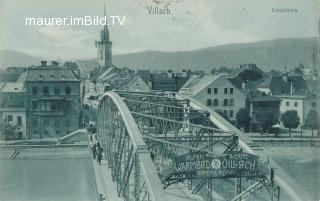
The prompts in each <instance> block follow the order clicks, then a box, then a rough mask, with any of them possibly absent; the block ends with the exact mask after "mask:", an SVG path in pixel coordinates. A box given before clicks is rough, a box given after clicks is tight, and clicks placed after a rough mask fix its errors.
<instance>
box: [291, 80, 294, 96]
mask: <svg viewBox="0 0 320 201" xmlns="http://www.w3.org/2000/svg"><path fill="white" fill-rule="evenodd" d="M294 92H295V87H294V86H293V84H292V82H291V83H290V94H293V93H294Z"/></svg>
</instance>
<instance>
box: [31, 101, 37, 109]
mask: <svg viewBox="0 0 320 201" xmlns="http://www.w3.org/2000/svg"><path fill="white" fill-rule="evenodd" d="M37 108H38V102H37V101H32V109H33V110H36V109H37Z"/></svg>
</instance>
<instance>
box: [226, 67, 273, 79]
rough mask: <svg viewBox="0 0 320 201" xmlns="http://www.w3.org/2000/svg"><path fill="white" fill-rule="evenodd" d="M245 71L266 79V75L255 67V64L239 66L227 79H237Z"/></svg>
mask: <svg viewBox="0 0 320 201" xmlns="http://www.w3.org/2000/svg"><path fill="white" fill-rule="evenodd" d="M245 71H252V72H256V73H259V74H260V75H261V76H262V77H266V76H267V74H266V73H265V72H264V71H263V70H261V69H260V68H259V67H257V65H256V64H241V65H240V67H239V68H237V69H235V70H233V71H232V72H231V73H230V74H229V76H228V77H239V75H240V74H241V73H243V72H245Z"/></svg>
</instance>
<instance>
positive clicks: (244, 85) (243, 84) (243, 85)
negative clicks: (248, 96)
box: [241, 82, 246, 90]
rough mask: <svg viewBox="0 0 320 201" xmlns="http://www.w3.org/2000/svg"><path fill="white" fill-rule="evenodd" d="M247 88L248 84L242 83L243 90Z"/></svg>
mask: <svg viewBox="0 0 320 201" xmlns="http://www.w3.org/2000/svg"><path fill="white" fill-rule="evenodd" d="M245 88H246V82H242V83H241V89H242V90H244V89H245Z"/></svg>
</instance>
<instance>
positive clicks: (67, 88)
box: [66, 86, 71, 95]
mask: <svg viewBox="0 0 320 201" xmlns="http://www.w3.org/2000/svg"><path fill="white" fill-rule="evenodd" d="M66 94H67V95H70V94H71V88H70V87H69V86H67V87H66Z"/></svg>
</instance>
